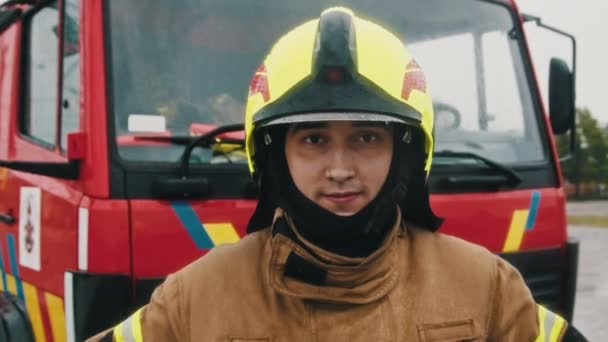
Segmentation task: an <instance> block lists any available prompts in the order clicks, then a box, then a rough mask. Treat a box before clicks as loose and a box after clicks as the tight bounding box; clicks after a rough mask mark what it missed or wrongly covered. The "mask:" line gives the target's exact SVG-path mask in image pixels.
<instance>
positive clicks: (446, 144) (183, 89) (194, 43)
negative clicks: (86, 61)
mask: <svg viewBox="0 0 608 342" xmlns="http://www.w3.org/2000/svg"><path fill="white" fill-rule="evenodd" d="M343 3H344V1H342V0H322V1H314V2H306V1H304V2H298V4H297V5H294V3H293V2H290V3H289V4H287V3H286V2H284V1H280V0H269V1H264V2H243V1H240V0H225V1H221V2H219V3H217V4H216V3H213V5H212V4H211V2H206V1H202V2H201V1H179V2H177V1H172V2H171V1H160V0H150V1H112V2H108V6H107V7H106V9H107V11H108V12H109V15H108V21H107V23H106V25H107V27H108V28H109V37H108V43H109V49H110V51H111V58H110V60H109V65H110V68H109V69H108V70H110V71H111V72H110V74H109V75H108V79H109V82H110V83H109V88H110V92H111V93H112V94H113V97H112V101H111V103H109V106H110V109H109V111H110V115H111V117H110V120H111V122H112V123H113V124H112V126H113V127H112V131H111V132H109V136H111V137H113V138H114V139H112V140H113V141H114V142H115V144H116V146H117V148H116V151H117V152H118V153H117V154H118V157H119V159H118V160H119V162H121V163H122V162H127V163H131V162H165V163H167V162H168V163H173V164H174V163H176V162H178V161H179V158H180V156H181V152H182V151H183V148H184V147H183V146H182V145H178V144H170V143H164V144H159V143H145V142H142V141H141V140H140V141H138V140H137V139H135V138H137V137H138V136H141V135H150V134H152V135H163V136H168V135H172V136H184V135H186V136H187V135H191V134H192V135H194V134H200V133H201V132H196V128H197V127H199V126H202V125H207V126H213V125H219V124H230V123H237V122H240V121H242V120H243V111H244V109H243V106H244V103H245V100H246V95H247V88H248V82H249V80H250V79H251V76H252V74H253V71H254V70H255V69H256V68H257V67H258V65H259V63H260V62H261V58H262V57H263V56H264V55H265V54H266V53H267V51H268V49H270V48H271V44H272V42H274V40H276V39H277V38H278V37H280V36H281V35H282V34H284V33H285V32H286V30H289V29H290V28H291V27H293V26H295V25H297V24H299V23H302V22H303V21H305V20H307V19H310V18H314V17H316V16H318V15H319V13H321V11H322V10H323V9H325V8H327V7H330V6H336V5H338V6H339V5H342V4H343ZM348 7H350V8H352V9H353V10H354V11H355V12H357V13H362V14H363V15H364V16H367V17H369V18H370V19H372V20H374V21H376V22H380V23H382V24H383V25H384V26H385V27H387V28H390V29H391V30H392V31H393V32H395V34H397V35H398V36H399V38H401V39H403V40H404V41H405V42H406V44H408V46H409V47H410V49H411V51H412V53H413V55H414V56H416V59H417V62H418V64H420V65H421V66H422V68H423V69H424V70H425V72H426V75H427V78H428V81H429V82H428V84H429V87H430V90H431V93H432V94H433V99H434V100H435V101H436V108H435V109H436V112H437V113H438V114H439V115H437V120H438V121H439V122H438V125H437V126H436V127H435V133H436V146H435V149H436V151H440V150H452V151H458V152H472V153H476V154H479V155H482V156H485V157H487V158H490V159H492V160H495V161H498V162H500V163H505V164H509V165H530V164H535V165H536V164H539V163H541V162H544V161H546V160H547V159H548V158H547V147H546V146H545V145H543V143H542V139H541V138H540V127H539V121H538V118H539V116H540V115H539V113H538V110H537V108H536V106H535V104H534V103H533V100H532V96H531V94H532V92H531V91H530V88H529V85H528V82H529V80H528V78H527V76H526V70H525V66H524V59H523V58H522V56H523V55H522V51H521V46H520V45H521V41H520V40H519V39H518V37H517V35H514V34H513V32H515V31H516V29H515V27H516V21H514V19H515V18H514V17H512V16H511V15H510V13H509V11H508V9H507V8H506V7H504V6H503V5H500V4H498V3H494V2H491V3H490V2H480V1H470V0H454V1H449V5H448V2H445V1H443V0H427V1H415V0H387V1H384V2H383V3H382V6H377V4H376V2H375V1H371V0H352V1H349V2H348ZM404 8H407V9H408V10H407V11H406V10H404ZM420 13H425V15H420ZM471 18H476V20H471ZM477 19H479V20H477ZM441 109H442V110H441ZM112 114H113V115H112ZM441 114H446V115H443V116H442V115H441ZM242 155H243V153H242V151H238V150H235V151H234V152H231V154H230V158H226V156H225V155H218V153H214V152H213V151H211V150H208V151H205V150H204V149H202V148H201V149H197V150H196V152H195V153H194V155H193V156H194V158H193V163H199V164H221V163H231V164H236V167H242V166H243V164H245V163H246V160H245V158H243V157H242ZM454 161H455V160H454V158H449V159H448V158H443V160H442V161H441V162H442V163H445V164H454ZM447 166H449V165H447Z"/></svg>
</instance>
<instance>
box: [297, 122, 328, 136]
mask: <svg viewBox="0 0 608 342" xmlns="http://www.w3.org/2000/svg"><path fill="white" fill-rule="evenodd" d="M326 127H327V122H299V123H295V124H293V125H291V127H289V131H290V132H291V133H295V132H297V131H301V130H305V129H315V128H326Z"/></svg>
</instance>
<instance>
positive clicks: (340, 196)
mask: <svg viewBox="0 0 608 342" xmlns="http://www.w3.org/2000/svg"><path fill="white" fill-rule="evenodd" d="M360 195H361V192H360V191H348V192H330V193H325V194H323V197H325V199H327V200H329V201H331V202H334V203H338V204H344V203H349V202H352V201H353V200H355V199H356V198H357V197H358V196H360Z"/></svg>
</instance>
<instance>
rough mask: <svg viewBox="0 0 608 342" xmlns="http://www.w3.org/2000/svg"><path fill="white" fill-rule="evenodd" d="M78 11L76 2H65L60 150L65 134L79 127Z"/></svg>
mask: <svg viewBox="0 0 608 342" xmlns="http://www.w3.org/2000/svg"><path fill="white" fill-rule="evenodd" d="M79 39H80V9H79V6H78V0H66V1H65V5H64V15H63V72H62V74H63V77H62V80H61V83H62V85H61V150H65V147H66V142H67V134H68V133H70V132H74V131H77V130H78V129H79V125H80V116H79V114H80V111H79V109H80V106H79V101H78V100H79V99H80V48H79Z"/></svg>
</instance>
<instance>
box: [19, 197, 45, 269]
mask: <svg viewBox="0 0 608 342" xmlns="http://www.w3.org/2000/svg"><path fill="white" fill-rule="evenodd" d="M19 263H20V264H21V266H25V267H29V268H31V269H33V270H36V271H40V188H36V187H22V188H21V193H20V198H19Z"/></svg>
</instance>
